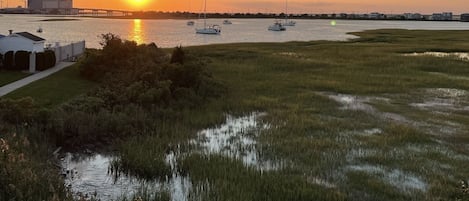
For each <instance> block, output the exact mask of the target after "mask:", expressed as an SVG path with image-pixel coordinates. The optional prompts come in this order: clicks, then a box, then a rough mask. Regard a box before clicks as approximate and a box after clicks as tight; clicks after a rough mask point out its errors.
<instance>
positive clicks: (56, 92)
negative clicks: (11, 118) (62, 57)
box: [5, 65, 96, 107]
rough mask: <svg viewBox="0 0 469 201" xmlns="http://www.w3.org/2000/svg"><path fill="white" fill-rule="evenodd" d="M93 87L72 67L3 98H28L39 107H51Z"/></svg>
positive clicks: (93, 84)
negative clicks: (31, 98)
mask: <svg viewBox="0 0 469 201" xmlns="http://www.w3.org/2000/svg"><path fill="white" fill-rule="evenodd" d="M94 86H96V83H94V82H91V81H88V80H85V79H83V78H82V77H80V74H79V71H78V66H77V65H73V66H70V67H68V68H65V69H63V70H61V71H59V72H57V73H55V74H53V75H51V76H49V77H46V78H44V79H41V80H38V81H36V82H33V83H31V84H29V85H26V86H24V87H22V88H20V89H18V90H16V91H13V92H12V93H10V94H7V95H6V96H5V98H13V99H17V98H21V97H27V96H30V97H33V98H34V99H35V100H36V102H37V103H38V104H39V105H42V106H46V107H53V106H56V105H58V104H61V103H63V102H65V101H67V100H70V99H71V98H73V97H76V96H78V95H79V94H83V93H85V92H87V91H89V90H90V89H92V88H93V87H94Z"/></svg>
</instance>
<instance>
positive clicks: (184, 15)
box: [0, 12, 469, 22]
mask: <svg viewBox="0 0 469 201" xmlns="http://www.w3.org/2000/svg"><path fill="white" fill-rule="evenodd" d="M131 13H132V15H114V16H113V15H106V14H105V13H97V14H93V13H85V14H76V15H64V14H57V15H54V14H40V13H5V12H0V14H8V15H10V14H11V15H44V16H47V17H50V18H54V17H77V18H79V17H84V18H101V19H148V20H164V19H174V20H178V19H180V20H185V19H197V18H199V17H198V16H200V15H202V14H201V13H188V12H131ZM0 16H1V15H0ZM384 16H385V17H379V18H372V17H369V16H368V15H367V14H348V15H345V16H343V15H341V14H291V15H289V16H288V19H294V20H299V19H305V20H308V19H311V20H315V19H323V20H370V21H429V22H469V20H461V15H453V19H452V20H441V19H440V20H433V19H431V15H421V17H420V19H406V18H404V16H403V15H402V14H395V15H391V14H390V15H384ZM285 17H286V16H285V15H284V14H283V13H280V14H273V13H270V14H269V13H207V18H214V19H285ZM50 21H54V20H50Z"/></svg>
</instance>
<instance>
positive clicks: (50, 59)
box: [44, 50, 57, 69]
mask: <svg viewBox="0 0 469 201" xmlns="http://www.w3.org/2000/svg"><path fill="white" fill-rule="evenodd" d="M56 61H57V59H56V57H55V52H54V51H52V50H46V51H45V52H44V66H45V68H46V69H49V68H52V67H54V66H55V63H56Z"/></svg>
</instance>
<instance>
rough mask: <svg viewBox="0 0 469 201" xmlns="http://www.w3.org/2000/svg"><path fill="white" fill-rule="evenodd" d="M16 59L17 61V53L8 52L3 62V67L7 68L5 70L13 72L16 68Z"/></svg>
mask: <svg viewBox="0 0 469 201" xmlns="http://www.w3.org/2000/svg"><path fill="white" fill-rule="evenodd" d="M14 59H15V53H14V52H13V51H8V52H6V53H5V58H4V60H3V61H4V62H3V66H4V67H5V69H8V70H13V69H14V68H13V67H14V66H13V64H14Z"/></svg>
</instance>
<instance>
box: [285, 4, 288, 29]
mask: <svg viewBox="0 0 469 201" xmlns="http://www.w3.org/2000/svg"><path fill="white" fill-rule="evenodd" d="M287 21H288V0H285V23H286V22H287Z"/></svg>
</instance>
